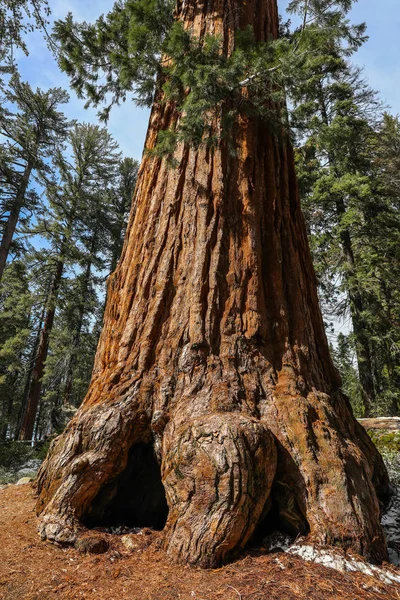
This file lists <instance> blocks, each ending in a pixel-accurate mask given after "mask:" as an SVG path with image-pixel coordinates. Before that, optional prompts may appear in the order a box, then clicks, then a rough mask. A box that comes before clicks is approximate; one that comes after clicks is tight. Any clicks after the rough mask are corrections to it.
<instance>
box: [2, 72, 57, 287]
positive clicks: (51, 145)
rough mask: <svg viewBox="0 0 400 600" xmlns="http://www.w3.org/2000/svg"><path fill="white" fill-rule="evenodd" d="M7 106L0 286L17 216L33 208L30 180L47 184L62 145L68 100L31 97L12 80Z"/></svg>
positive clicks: (27, 87) (53, 96) (33, 94)
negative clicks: (46, 180)
mask: <svg viewBox="0 0 400 600" xmlns="http://www.w3.org/2000/svg"><path fill="white" fill-rule="evenodd" d="M5 100H6V102H8V103H10V104H11V108H3V109H2V111H1V112H0V133H1V135H2V138H3V139H4V140H5V141H3V142H2V144H1V147H0V155H1V158H2V160H1V164H0V185H1V189H0V210H1V225H2V228H1V234H0V235H1V245H0V280H1V278H2V275H3V272H4V268H5V265H6V262H7V258H8V255H9V252H10V248H11V243H12V241H13V238H14V234H15V231H16V228H17V225H18V221H19V219H20V216H21V211H22V210H24V209H25V210H26V211H28V212H29V211H35V209H36V208H37V195H36V193H35V192H32V191H31V192H30V193H29V192H28V190H29V184H30V183H31V179H32V175H34V174H35V176H36V178H37V179H43V178H46V176H47V175H48V173H49V160H51V158H52V157H53V156H54V154H55V153H56V151H57V148H59V147H60V146H62V144H63V143H64V140H65V137H66V135H67V130H68V122H67V120H66V118H65V116H64V115H63V114H62V113H61V112H60V111H59V106H60V105H62V104H65V103H66V102H67V101H68V94H67V93H66V92H65V91H64V90H62V89H60V88H53V89H50V90H48V91H47V92H43V91H41V90H39V89H38V90H36V91H33V90H32V88H31V87H30V85H29V84H28V83H23V82H21V81H20V79H19V78H18V77H17V76H16V75H15V76H14V77H13V78H12V80H11V82H10V87H9V89H8V91H7V92H6V93H5Z"/></svg>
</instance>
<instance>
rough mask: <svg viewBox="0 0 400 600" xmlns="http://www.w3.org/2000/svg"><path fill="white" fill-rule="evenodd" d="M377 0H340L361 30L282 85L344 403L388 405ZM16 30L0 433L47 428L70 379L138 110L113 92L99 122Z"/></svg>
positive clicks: (393, 366)
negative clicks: (361, 39) (355, 41)
mask: <svg viewBox="0 0 400 600" xmlns="http://www.w3.org/2000/svg"><path fill="white" fill-rule="evenodd" d="M3 4H4V5H6V4H7V3H3ZM10 4H12V3H10ZM22 4H24V3H22ZM279 4H280V11H281V13H282V16H283V21H286V20H287V18H289V17H288V16H287V15H285V9H286V7H287V4H288V3H287V2H280V3H279ZM112 6H113V2H112V0H107V1H106V0H102V1H101V2H94V1H93V2H92V1H90V2H89V1H88V2H85V3H82V2H80V3H79V2H77V0H71V1H70V2H68V3H67V2H61V1H60V0H54V1H53V0H51V2H50V8H51V14H50V15H48V16H47V17H46V18H47V19H48V20H49V22H50V23H49V24H48V25H46V29H47V30H48V31H51V23H52V21H53V20H57V19H60V18H64V17H65V15H66V13H67V12H68V11H71V12H72V13H73V15H74V18H75V19H76V20H77V21H83V20H86V21H88V22H92V21H94V20H95V19H96V18H97V17H98V16H99V14H100V13H101V12H107V11H108V10H111V8H112ZM380 8H381V9H382V10H380V11H379V12H378V11H377V8H376V3H375V2H374V1H373V0H362V1H361V2H359V3H356V4H354V6H353V7H352V10H351V11H350V13H349V18H350V19H351V20H352V22H354V23H360V22H363V21H366V22H367V25H368V31H367V33H368V35H369V36H370V37H369V40H368V41H365V43H364V44H361V45H360V48H359V50H358V51H357V52H356V53H354V54H353V55H352V56H351V57H344V58H343V60H341V61H340V64H339V63H338V62H336V61H332V62H331V63H329V61H328V62H327V63H326V64H328V65H329V64H331V70H330V71H329V68H328V69H327V70H326V71H324V74H323V76H322V75H321V76H320V77H318V76H317V77H316V78H314V79H313V81H311V80H308V85H305V86H304V87H302V88H301V89H299V88H294V89H293V90H291V91H290V93H289V106H290V109H291V110H290V121H291V126H292V133H293V139H294V143H295V146H296V155H297V170H298V176H299V182H300V191H301V197H302V203H303V210H304V214H305V217H306V221H307V226H308V232H309V236H310V243H311V248H312V252H313V257H314V265H315V269H316V273H317V277H318V281H319V290H320V297H321V303H322V307H323V313H324V319H325V323H326V329H327V333H328V336H329V339H330V341H331V343H332V352H333V354H334V357H335V360H336V363H337V366H338V368H339V370H340V371H341V374H342V377H343V385H344V389H345V391H346V393H347V394H348V395H349V397H350V400H351V402H352V405H353V408H354V410H355V412H356V414H357V416H365V415H397V414H398V412H399V402H400V392H399V388H400V327H399V323H400V283H399V282H400V269H399V252H400V251H399V238H400V233H399V221H400V216H399V208H400V175H399V172H400V170H399V166H400V165H399V162H400V158H399V156H400V154H399V150H400V125H399V121H398V119H397V117H396V114H397V112H398V111H399V110H400V91H399V89H400V88H399V86H398V85H397V81H398V75H399V69H400V68H399V66H398V60H397V58H398V56H399V49H400V35H399V34H400V17H399V11H398V7H397V6H396V4H395V0H385V2H384V3H382V6H381V7H380ZM42 14H44V13H43V11H42ZM296 19H297V17H296V16H295V17H294V18H293V17H292V29H293V28H294V27H296V25H297V24H298V20H296ZM283 33H284V34H287V29H285V28H284V27H283ZM23 39H24V40H25V41H26V46H27V50H28V52H29V55H28V56H27V55H25V53H24V51H23V49H21V48H14V49H13V60H14V63H15V64H16V65H17V71H18V72H19V77H16V76H14V78H13V79H11V78H10V75H8V74H5V75H4V76H3V80H4V81H3V89H2V95H3V102H2V110H1V113H0V119H1V124H0V131H1V134H2V135H1V138H0V142H1V149H0V152H1V153H2V165H1V167H0V176H1V182H0V205H1V213H0V226H1V234H2V236H3V242H4V238H5V237H7V236H6V235H5V234H6V233H7V225H9V224H10V216H12V212H13V203H14V205H15V199H16V198H17V197H18V194H19V197H20V208H19V212H18V219H17V222H16V225H15V233H14V235H13V236H12V241H11V243H10V244H9V249H8V251H7V257H6V260H7V266H6V267H5V269H4V273H3V274H2V279H1V284H0V311H1V312H0V439H2V440H4V441H5V440H13V439H26V440H31V439H35V440H41V439H44V438H46V437H48V436H49V435H51V434H52V433H54V432H57V431H60V430H61V429H62V428H63V427H64V425H65V423H66V421H67V419H68V418H69V417H70V416H71V414H73V411H74V409H75V408H76V407H77V406H79V404H80V402H81V401H82V399H83V397H84V395H85V391H86V388H87V386H88V383H89V380H90V375H91V370H92V365H93V360H94V354H95V350H96V345H97V340H98V336H99V332H100V329H101V323H102V315H103V309H104V304H105V296H106V280H107V277H108V275H109V273H110V272H111V271H112V270H113V269H114V267H115V265H116V262H117V260H118V256H119V253H120V251H121V247H122V240H123V234H124V230H125V226H126V219H127V215H128V212H129V208H130V203H131V197H132V192H133V187H134V183H135V179H136V174H137V169H138V161H140V157H141V153H142V149H143V144H144V136H145V133H146V129H147V122H148V115H149V113H148V110H147V109H144V108H138V107H137V106H135V105H134V104H133V103H132V102H130V101H129V99H128V101H127V102H126V103H124V104H122V105H121V106H116V107H114V108H113V109H112V111H111V113H110V118H109V121H108V123H107V129H106V128H105V125H104V123H99V120H98V116H97V111H96V109H95V108H93V107H90V108H88V109H86V110H85V109H84V104H85V100H82V99H79V98H77V96H76V93H75V92H74V91H68V94H69V97H67V92H64V91H63V90H68V89H69V78H68V77H67V76H66V75H65V74H63V73H62V72H61V71H60V69H59V67H58V65H57V62H56V60H55V58H54V57H53V54H52V52H51V49H49V48H48V44H47V41H46V39H45V38H44V37H43V31H42V30H41V28H39V30H37V31H29V32H26V34H23ZM3 41H4V40H3ZM2 64H3V63H2ZM355 66H358V67H365V69H364V72H363V73H360V72H359V71H358V70H357V68H356V67H355ZM317 71H318V68H317V66H316V72H317ZM364 80H366V81H367V84H365V83H364ZM24 82H27V83H24ZM36 88H39V90H37V89H36ZM49 90H50V91H49ZM373 90H377V94H375V93H374V92H373ZM41 127H42V130H41V129H40V128H41ZM35 136H36V137H35ZM130 157H131V158H130ZM14 212H15V211H14ZM6 241H7V240H6ZM3 248H4V243H3V244H2V249H3ZM3 254H4V252H3ZM0 258H1V257H0ZM0 262H1V260H0ZM0 266H1V264H0Z"/></svg>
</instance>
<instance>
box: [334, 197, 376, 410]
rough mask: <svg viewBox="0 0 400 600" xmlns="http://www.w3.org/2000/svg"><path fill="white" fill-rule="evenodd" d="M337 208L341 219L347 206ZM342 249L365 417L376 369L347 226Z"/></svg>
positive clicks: (372, 398)
mask: <svg viewBox="0 0 400 600" xmlns="http://www.w3.org/2000/svg"><path fill="white" fill-rule="evenodd" d="M336 210H337V214H338V217H339V220H341V219H343V217H344V215H345V214H346V208H345V206H344V202H343V201H338V202H337V203H336ZM340 239H341V245H342V251H343V254H344V257H345V260H346V262H347V269H346V273H345V279H346V285H347V292H348V295H349V300H350V314H351V321H352V324H353V331H354V337H355V344H356V355H357V365H358V374H359V377H360V383H361V389H362V397H363V404H364V417H369V416H371V409H372V407H373V406H374V404H375V400H376V391H375V383H374V376H373V373H374V369H373V364H372V358H371V349H370V344H369V340H368V333H367V331H366V329H365V325H364V318H363V314H362V313H363V299H362V295H361V293H360V288H359V283H358V279H357V272H356V264H355V259H354V252H353V244H352V240H351V235H350V232H349V230H348V229H347V227H345V228H344V229H343V230H342V231H341V233H340Z"/></svg>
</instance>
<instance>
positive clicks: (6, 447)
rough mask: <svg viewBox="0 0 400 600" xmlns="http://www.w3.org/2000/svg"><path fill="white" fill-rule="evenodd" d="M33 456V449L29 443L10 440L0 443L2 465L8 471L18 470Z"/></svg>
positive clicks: (0, 464) (0, 462)
mask: <svg viewBox="0 0 400 600" xmlns="http://www.w3.org/2000/svg"><path fill="white" fill-rule="evenodd" d="M30 458H32V449H31V447H30V446H28V445H27V444H21V443H20V442H10V443H7V444H0V467H3V469H5V470H7V471H18V469H20V468H21V467H22V466H23V465H24V464H25V463H26V462H27V460H29V459H30Z"/></svg>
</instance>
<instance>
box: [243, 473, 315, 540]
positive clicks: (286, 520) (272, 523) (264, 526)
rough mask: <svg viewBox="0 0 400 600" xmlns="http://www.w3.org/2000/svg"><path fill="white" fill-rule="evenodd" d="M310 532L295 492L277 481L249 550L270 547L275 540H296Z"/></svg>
mask: <svg viewBox="0 0 400 600" xmlns="http://www.w3.org/2000/svg"><path fill="white" fill-rule="evenodd" d="M309 531H310V527H309V524H308V522H307V520H306V518H305V516H304V515H303V514H302V512H301V510H300V508H299V506H298V503H297V501H296V500H295V498H294V495H293V492H291V493H290V491H289V490H287V488H286V486H285V485H284V484H283V483H282V482H280V481H275V482H274V483H273V486H272V490H271V495H270V497H269V498H268V500H267V502H266V505H265V508H264V511H263V517H262V518H261V519H260V521H259V523H258V525H257V527H256V529H255V531H254V533H253V535H252V536H251V539H250V541H249V543H248V548H257V547H260V546H262V547H264V546H265V545H267V546H270V544H271V543H272V542H273V540H274V539H275V538H277V539H278V538H287V539H289V538H290V539H292V540H295V539H296V538H297V537H298V536H305V535H307V534H308V533H309Z"/></svg>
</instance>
